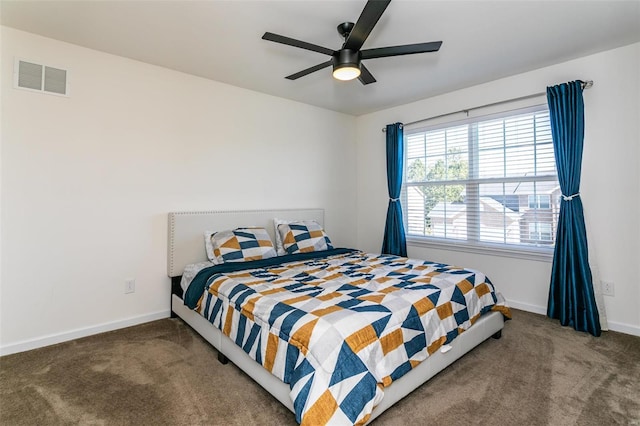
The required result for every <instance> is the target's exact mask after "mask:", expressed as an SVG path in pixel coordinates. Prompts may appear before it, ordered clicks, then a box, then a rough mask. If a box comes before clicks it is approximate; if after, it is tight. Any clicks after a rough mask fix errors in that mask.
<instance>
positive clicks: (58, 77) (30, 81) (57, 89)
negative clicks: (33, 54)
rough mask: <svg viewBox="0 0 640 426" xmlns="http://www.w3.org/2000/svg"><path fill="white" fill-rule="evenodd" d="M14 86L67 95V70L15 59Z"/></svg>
mask: <svg viewBox="0 0 640 426" xmlns="http://www.w3.org/2000/svg"><path fill="white" fill-rule="evenodd" d="M15 68H16V72H15V74H16V78H15V87H16V88H19V89H27V90H35V91H38V92H43V93H52V94H55V95H62V96H69V84H68V81H67V70H63V69H60V68H54V67H50V66H46V65H40V64H36V63H34V62H28V61H23V60H19V59H17V60H16V65H15Z"/></svg>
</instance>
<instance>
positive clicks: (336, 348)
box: [167, 209, 510, 424]
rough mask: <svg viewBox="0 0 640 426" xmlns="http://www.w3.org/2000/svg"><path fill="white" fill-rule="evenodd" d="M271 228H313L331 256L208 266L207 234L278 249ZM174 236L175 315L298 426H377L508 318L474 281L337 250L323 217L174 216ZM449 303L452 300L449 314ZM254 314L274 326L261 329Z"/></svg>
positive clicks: (316, 212) (479, 279) (286, 213)
mask: <svg viewBox="0 0 640 426" xmlns="http://www.w3.org/2000/svg"><path fill="white" fill-rule="evenodd" d="M275 218H280V219H286V220H285V221H283V222H284V223H289V222H295V223H296V224H297V223H303V222H297V221H305V222H304V223H315V224H318V225H319V226H320V228H321V229H322V232H323V234H322V235H325V236H326V237H327V238H326V241H327V242H329V245H328V247H325V246H323V247H321V248H322V249H323V250H317V251H315V253H314V250H313V249H311V251H312V252H311V253H297V254H289V253H284V256H278V257H275V258H270V259H263V260H255V261H252V262H246V264H244V265H243V264H242V262H234V263H233V264H232V263H231V262H224V263H223V264H221V265H217V266H213V265H211V264H210V263H207V262H208V261H209V260H208V259H207V250H208V249H207V250H205V244H204V235H205V232H207V233H208V234H207V235H209V234H210V233H211V232H212V231H213V232H215V231H223V230H233V229H236V228H240V227H257V228H258V229H260V228H262V229H263V230H266V231H267V233H268V234H269V236H268V238H270V239H271V241H276V239H277V238H276V235H277V232H278V231H277V230H276V229H275V227H274V219H275ZM168 224H169V233H168V237H169V239H168V258H167V272H168V275H169V277H171V279H172V291H171V310H172V315H173V316H178V317H180V318H181V319H182V320H184V321H185V322H186V323H187V324H189V325H190V326H191V327H192V328H193V329H194V330H195V331H196V332H198V333H199V334H200V335H201V336H203V337H204V338H205V339H206V340H207V341H208V342H209V343H210V344H211V345H213V346H214V347H215V348H216V349H217V350H218V359H219V360H220V361H221V362H223V363H226V362H227V361H228V360H230V361H231V362H233V363H234V364H235V365H237V366H238V367H239V368H240V369H242V370H243V371H245V372H246V373H247V374H248V375H249V376H250V377H252V378H253V380H255V381H256V382H257V383H258V384H259V385H261V386H262V387H263V388H264V389H266V390H267V391H268V392H269V393H271V394H272V395H273V396H274V397H275V398H276V399H278V400H279V401H280V402H281V403H282V404H283V405H285V406H286V407H287V408H288V409H289V410H291V411H292V412H293V413H294V414H295V415H296V420H297V421H298V422H299V423H301V424H324V423H331V424H366V423H369V422H371V421H372V420H373V419H375V418H376V417H377V416H379V415H380V414H381V413H382V412H384V411H385V410H386V409H387V408H389V407H390V406H392V405H393V404H394V403H396V402H397V401H399V400H400V399H402V398H403V397H404V396H406V395H407V394H409V393H410V392H411V391H413V390H414V389H416V388H417V387H419V386H420V385H421V384H423V383H425V382H426V381H427V380H429V379H430V378H431V377H433V376H434V375H435V374H437V373H438V372H440V371H442V370H443V369H444V368H446V367H447V366H448V365H450V364H452V363H453V362H454V361H456V360H457V359H459V358H460V357H461V356H462V355H464V354H465V353H467V352H469V351H470V350H471V349H473V348H474V347H476V346H477V345H479V344H480V343H482V342H483V341H485V340H486V339H488V338H490V337H494V338H499V337H500V336H501V330H502V328H503V326H504V321H505V318H508V317H509V315H510V314H509V310H508V307H506V305H505V304H504V300H503V299H502V297H501V296H500V294H499V293H497V292H494V289H493V286H492V284H491V282H490V281H489V280H488V278H486V277H484V275H482V273H480V272H478V271H473V270H468V269H463V268H457V267H452V266H448V265H443V264H439V263H433V262H426V261H418V260H411V259H405V258H396V257H394V256H383V255H372V254H366V253H362V252H360V251H357V250H350V249H341V248H334V247H332V246H331V244H330V241H329V237H330V235H331V229H330V228H328V229H327V232H326V234H324V210H322V209H285V210H253V211H196V212H174V213H169V217H168ZM293 228H294V226H293V225H292V226H291V228H286V230H288V231H289V232H294V231H293ZM287 235H288V236H289V234H287ZM288 236H287V238H288ZM283 238H284V236H283ZM265 239H267V237H265ZM290 247H291V244H290V245H289V248H288V249H287V250H290ZM329 248H330V249H329ZM278 249H281V247H278ZM325 249H326V250H325ZM290 251H291V250H290ZM298 251H299V250H298ZM292 253H295V251H294V252H292ZM218 254H220V253H219V252H218ZM283 260H286V262H285V266H286V267H285V266H282V261H283ZM261 262H262V263H261ZM247 265H249V269H245V268H246V267H247ZM225 268H227V269H225ZM229 268H230V269H229ZM195 271H199V272H197V273H196V272H195ZM183 274H184V276H185V278H187V277H188V279H183ZM275 274H283V275H282V276H281V275H275ZM400 274H402V275H400ZM454 279H455V280H456V282H455V283H453V284H452V285H450V286H449V287H447V288H450V289H451V291H449V290H446V291H445V290H444V288H445V284H442V285H441V287H442V288H439V287H438V288H436V287H435V286H436V285H440V284H438V283H446V282H448V281H451V280H454ZM458 281H459V282H458ZM185 282H190V284H189V285H185ZM451 282H453V281H451ZM372 286H373V287H372ZM289 291H290V292H291V293H290V295H288V296H284V295H285V294H286V293H285V292H289ZM421 292H423V293H424V292H426V293H424V294H423V293H421ZM267 293H268V294H269V295H270V296H269V297H266V295H267ZM445 293H448V294H449V293H450V294H449V296H448V297H449V298H450V299H451V300H450V301H447V302H446V303H442V299H439V298H440V297H444V294H445ZM463 293H464V294H463ZM398 294H402V295H403V298H404V295H405V294H406V295H407V297H408V298H409V302H404V301H397V300H396V299H400V298H399V297H395V295H398ZM434 294H436V296H435V297H434ZM440 295H443V296H440ZM391 296H393V297H391ZM470 297H473V298H474V299H473V300H472V299H470ZM272 298H273V299H272ZM465 298H466V299H465ZM475 298H477V299H478V301H476V300H475ZM330 299H335V300H334V301H330ZM390 299H393V301H391V302H389V303H387V302H384V301H388V300H390ZM382 300H384V301H382ZM438 300H440V301H438ZM256 301H257V302H256ZM283 302H284V303H283ZM326 303H335V304H337V305H340V306H337V307H336V306H329V305H327V304H326ZM187 305H189V306H187ZM463 305H464V306H463ZM467 305H468V306H467ZM476 305H477V306H476ZM257 306H260V308H258V307H257ZM265 306H268V308H265ZM309 306H313V308H307V307H309ZM452 306H454V308H452ZM283 308H284V310H282V309H283ZM441 308H442V309H441ZM265 309H266V310H265ZM279 309H280V310H281V311H278V310H279ZM258 310H265V312H267V314H265V316H264V317H260V316H259V315H258V313H256V316H255V317H254V311H258ZM276 311H278V314H277V315H276V314H274V312H276ZM445 311H449V312H447V313H443V312H445ZM319 312H321V313H319ZM409 313H410V314H409ZM312 314H313V315H312ZM269 315H270V317H269ZM347 315H358V316H357V317H355V316H347ZM367 316H368V317H367ZM267 317H268V318H267ZM334 317H335V320H334ZM364 317H367V318H364ZM427 317H428V318H432V317H433V318H435V319H436V320H437V319H438V318H440V322H439V323H437V324H436V323H433V324H431V322H429V321H431V319H429V320H428V321H427V319H426V318H427ZM292 318H293V319H292ZM310 318H312V319H313V320H310ZM359 320H362V321H365V322H364V323H363V324H365V323H366V322H367V321H369V322H370V325H363V324H359V323H358V321H359ZM331 321H333V322H331ZM434 321H435V320H434ZM336 324H342V325H340V326H339V327H338V326H336ZM430 324H431V325H430ZM434 324H435V325H434ZM443 324H444V325H443ZM349 327H351V328H353V330H348V329H349ZM419 329H422V330H419ZM424 329H427V330H428V331H427V332H425V331H424ZM310 330H313V333H315V334H313V333H311V331H310ZM336 330H337V331H336ZM362 330H368V335H369V337H366V336H365V335H367V333H364V334H363V331H362ZM429 330H430V331H429ZM254 331H255V333H254ZM354 331H357V333H356V332H354ZM318 335H322V338H320V337H317V336H318ZM403 335H404V337H402V336H403ZM310 336H311V337H310ZM363 336H364V337H363ZM398 336H400V339H402V338H404V341H402V340H398ZM407 336H408V337H407ZM340 338H342V339H344V340H343V341H340ZM287 339H288V340H287ZM323 339H324V340H323ZM301 342H302V343H301ZM331 342H333V343H331ZM261 344H262V346H261ZM332 345H333V346H332ZM363 348H364V349H363ZM375 357H381V358H380V359H379V360H376V358H375ZM387 364H388V365H387ZM285 382H286V383H285ZM323 386H324V387H323Z"/></svg>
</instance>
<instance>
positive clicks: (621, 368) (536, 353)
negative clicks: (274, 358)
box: [0, 311, 640, 426]
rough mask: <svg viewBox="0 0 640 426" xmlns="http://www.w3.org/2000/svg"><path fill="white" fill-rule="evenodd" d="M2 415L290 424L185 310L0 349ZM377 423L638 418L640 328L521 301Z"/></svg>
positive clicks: (39, 419)
mask: <svg viewBox="0 0 640 426" xmlns="http://www.w3.org/2000/svg"><path fill="white" fill-rule="evenodd" d="M0 424H2V425H71V424H82V425H294V424H296V423H295V419H294V416H293V414H292V413H290V412H289V411H288V410H287V409H286V408H284V406H282V405H281V404H280V403H279V402H278V401H276V400H275V399H274V398H273V397H271V396H270V395H269V394H268V393H267V392H266V391H264V390H263V389H262V388H260V387H259V386H258V385H257V384H255V383H254V382H253V381H252V380H251V379H250V378H248V377H247V376H246V375H244V373H242V372H241V371H240V370H238V369H237V368H236V367H235V366H234V365H233V364H227V365H222V364H220V363H219V362H218V361H217V352H216V351H215V349H213V348H211V347H210V346H209V344H208V343H206V342H205V341H204V340H202V339H201V338H200V337H199V336H198V335H197V334H196V333H195V332H194V331H193V330H191V329H190V328H189V326H187V325H186V324H184V323H183V322H182V321H181V320H179V319H164V320H160V321H155V322H152V323H148V324H143V325H140V326H136V327H131V328H128V329H123V330H118V331H114V332H111V333H105V334H101V335H97V336H92V337H88V338H84V339H79V340H75V341H72V342H67V343H63V344H60V345H56V346H51V347H47V348H43V349H38V350H34V351H30V352H25V353H21V354H15V355H10V356H6V357H2V358H0ZM373 424H374V425H376V426H378V425H403V426H406V425H413V424H421V425H426V424H430V425H488V424H501V425H563V426H564V425H580V426H582V425H613V424H619V425H640V337H633V336H628V335H624V334H620V333H615V332H608V333H603V335H602V337H600V338H594V337H591V336H589V335H586V334H584V333H577V332H575V331H573V330H572V329H568V328H564V327H561V326H559V325H558V323H557V322H556V321H553V320H550V319H548V318H545V317H543V316H540V315H535V314H530V313H526V312H522V311H514V319H513V320H512V321H509V322H508V323H507V324H506V327H505V330H504V332H503V337H502V339H500V340H494V339H489V340H488V341H486V342H484V343H483V344H481V345H480V346H479V347H478V348H476V349H475V350H474V351H472V352H471V353H470V354H468V355H466V356H465V357H464V358H462V359H461V360H460V361H458V362H457V363H455V364H454V365H452V366H451V367H449V368H448V369H446V370H445V371H443V372H442V373H440V374H439V375H437V376H436V377H434V378H433V379H432V380H431V381H429V382H428V383H427V384H425V385H423V386H422V387H420V388H419V389H417V390H416V391H414V392H413V393H412V394H411V395H409V396H408V397H407V398H405V399H404V400H402V401H400V402H399V403H398V404H396V405H395V406H394V407H392V408H391V409H389V410H388V411H387V412H385V413H384V414H383V415H382V416H381V417H380V418H378V419H377V420H376V421H374V422H373Z"/></svg>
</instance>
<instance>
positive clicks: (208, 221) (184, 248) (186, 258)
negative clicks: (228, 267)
mask: <svg viewBox="0 0 640 426" xmlns="http://www.w3.org/2000/svg"><path fill="white" fill-rule="evenodd" d="M274 217H277V218H279V219H295V220H302V219H314V220H316V221H318V222H319V223H321V224H323V223H324V211H323V210H321V209H306V210H260V211H242V212H228V211H227V212H179V213H169V253H168V264H167V271H168V274H169V276H170V277H177V276H180V275H181V274H182V271H183V269H184V267H185V266H186V265H187V264H189V263H196V262H200V261H203V260H206V254H205V252H204V240H203V238H204V237H203V235H204V231H208V230H211V231H217V230H224V229H233V228H236V227H240V226H263V227H265V228H266V229H267V230H268V231H269V232H270V233H271V234H273V232H272V228H273V218H274ZM325 229H326V228H325ZM327 234H328V235H329V236H330V235H331V230H330V229H327ZM272 237H273V235H272ZM203 257H204V258H203ZM171 310H172V311H173V312H174V313H175V314H176V315H178V316H179V317H180V318H181V319H182V320H184V321H185V322H186V323H187V324H189V325H190V326H191V327H192V328H193V329H194V330H195V331H197V332H198V334H200V335H201V336H202V337H203V338H204V339H206V340H207V341H208V342H209V343H210V344H211V345H213V347H215V348H216V349H217V350H218V351H219V352H220V353H222V354H223V355H224V356H226V357H227V358H228V359H229V360H231V361H232V362H233V363H234V364H235V365H236V366H238V367H239V368H240V369H241V370H243V371H244V372H245V373H247V374H248V375H249V376H250V377H251V378H252V379H253V380H255V381H256V382H257V383H258V384H259V385H260V386H262V387H263V388H264V389H265V390H267V392H269V393H270V394H271V395H273V396H274V397H275V398H276V399H277V400H278V401H280V402H281V403H282V404H283V405H284V406H285V407H287V408H288V409H289V410H291V411H292V412H294V409H293V404H292V401H291V397H290V396H289V392H290V389H289V385H287V384H285V383H284V382H282V381H280V380H279V379H278V378H277V377H275V376H274V375H272V374H271V373H270V372H268V371H267V370H265V369H264V368H263V367H262V366H261V365H260V364H258V363H257V362H255V361H254V360H253V359H252V358H251V357H249V355H247V354H246V353H245V352H244V350H242V348H240V347H239V346H237V345H236V344H235V343H234V342H233V341H232V340H231V339H229V338H228V337H227V336H225V335H224V334H222V332H221V331H220V330H218V329H217V328H216V327H214V326H213V325H212V324H211V323H210V322H209V321H208V320H207V319H205V318H204V317H203V316H201V315H200V314H198V313H197V312H195V311H193V310H191V309H189V308H188V307H186V306H185V305H184V303H183V301H182V299H181V298H180V297H178V296H177V295H175V294H173V295H172V296H171ZM503 327H504V318H503V316H502V314H501V313H499V312H490V313H488V314H486V315H483V316H482V317H481V318H479V319H478V320H477V321H476V323H475V324H474V325H473V326H472V327H471V328H470V329H469V330H467V331H465V332H464V333H462V334H461V335H459V336H458V337H457V338H456V339H455V340H454V341H453V342H451V343H450V344H448V345H445V346H443V347H442V348H441V349H440V350H439V351H437V352H436V353H434V354H432V355H431V356H430V357H429V358H427V359H426V360H425V361H423V362H422V363H420V365H418V366H417V367H416V368H414V369H413V370H411V371H410V372H409V373H407V374H405V375H404V376H403V377H401V378H400V379H398V380H396V381H394V382H393V383H392V384H391V385H390V386H389V387H387V388H385V390H384V398H383V400H382V402H381V403H380V404H378V405H377V406H376V407H375V408H374V410H373V413H372V414H371V417H370V418H369V422H370V421H372V420H373V419H375V418H376V417H378V416H379V415H380V414H382V413H383V412H384V411H385V410H386V409H387V408H389V407H391V406H392V405H393V404H395V403H396V402H398V401H399V400H401V399H402V398H404V397H405V396H406V395H408V394H409V393H410V392H412V391H413V390H415V389H417V388H418V387H419V386H420V385H422V384H423V383H425V382H426V381H427V380H429V379H430V378H431V377H433V376H435V375H436V374H437V373H439V372H440V371H442V370H444V369H445V368H446V367H447V366H449V365H451V364H452V363H453V362H454V361H456V360H457V359H458V358H460V357H461V356H463V355H464V354H466V353H467V352H469V351H470V350H471V349H473V348H475V347H476V346H478V345H479V344H480V343H482V342H483V341H485V340H486V339H488V338H489V337H491V336H493V335H495V334H496V333H498V332H499V331H500V330H502V328H503Z"/></svg>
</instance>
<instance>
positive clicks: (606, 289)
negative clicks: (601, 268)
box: [602, 281, 614, 296]
mask: <svg viewBox="0 0 640 426" xmlns="http://www.w3.org/2000/svg"><path fill="white" fill-rule="evenodd" d="M602 294H603V295H604V296H613V295H614V289H613V282H612V281H602Z"/></svg>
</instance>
